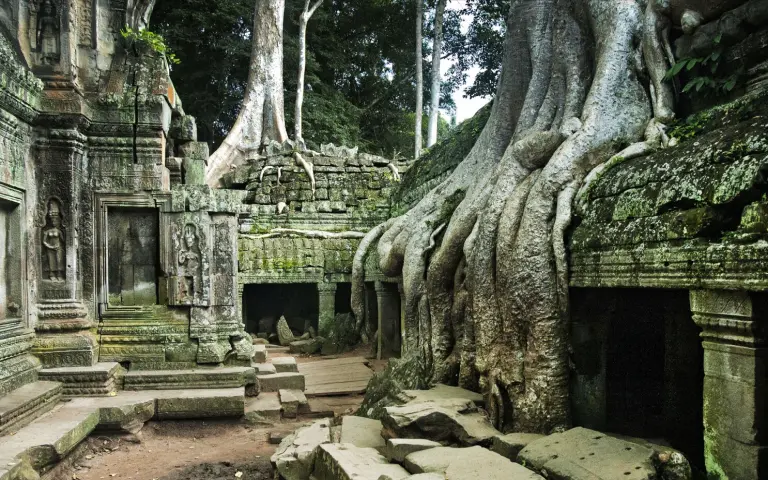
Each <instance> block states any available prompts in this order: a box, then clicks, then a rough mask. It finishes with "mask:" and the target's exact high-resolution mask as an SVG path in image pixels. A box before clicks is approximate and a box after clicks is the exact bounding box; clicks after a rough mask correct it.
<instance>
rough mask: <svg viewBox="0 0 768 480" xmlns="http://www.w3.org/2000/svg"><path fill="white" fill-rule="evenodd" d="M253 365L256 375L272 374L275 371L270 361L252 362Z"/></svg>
mask: <svg viewBox="0 0 768 480" xmlns="http://www.w3.org/2000/svg"><path fill="white" fill-rule="evenodd" d="M253 367H254V368H255V369H256V375H257V376H261V375H272V374H274V373H277V369H276V368H275V365H274V364H272V363H254V364H253Z"/></svg>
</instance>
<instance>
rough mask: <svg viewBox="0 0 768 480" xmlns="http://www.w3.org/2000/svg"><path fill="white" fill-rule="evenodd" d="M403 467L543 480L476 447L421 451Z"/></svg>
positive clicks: (455, 478) (466, 477)
mask: <svg viewBox="0 0 768 480" xmlns="http://www.w3.org/2000/svg"><path fill="white" fill-rule="evenodd" d="M404 466H405V468H406V469H407V470H408V471H409V472H411V473H413V474H425V473H433V474H442V475H444V476H445V478H446V479H450V480H474V479H478V478H482V479H483V480H544V477H542V476H541V475H538V474H537V473H535V472H532V471H531V470H529V469H527V468H525V467H523V466H522V465H518V464H517V463H513V462H511V461H510V460H509V459H507V458H504V457H502V456H501V455H499V454H497V453H494V452H491V451H490V450H486V449H485V448H482V447H478V446H475V447H468V448H449V447H438V448H431V449H428V450H421V451H419V452H415V453H411V454H410V455H408V456H407V457H405V462H404ZM558 478H559V477H558ZM564 478H569V477H564ZM616 478H619V477H616Z"/></svg>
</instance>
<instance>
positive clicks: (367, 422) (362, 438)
mask: <svg viewBox="0 0 768 480" xmlns="http://www.w3.org/2000/svg"><path fill="white" fill-rule="evenodd" d="M381 429H382V425H381V422H380V421H379V420H373V419H370V418H364V417H356V416H353V415H350V416H346V417H344V418H343V419H342V423H341V443H350V444H352V445H355V446H357V447H361V448H376V449H379V450H383V449H384V447H385V446H386V441H385V440H384V438H383V437H382V436H381Z"/></svg>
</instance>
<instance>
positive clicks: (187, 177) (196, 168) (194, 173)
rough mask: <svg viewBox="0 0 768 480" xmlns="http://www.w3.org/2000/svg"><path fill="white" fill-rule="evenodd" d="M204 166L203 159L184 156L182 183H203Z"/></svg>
mask: <svg viewBox="0 0 768 480" xmlns="http://www.w3.org/2000/svg"><path fill="white" fill-rule="evenodd" d="M205 168H206V165H205V160H202V159H199V158H189V157H188V158H184V161H183V162H182V176H183V179H184V185H205Z"/></svg>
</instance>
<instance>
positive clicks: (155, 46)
mask: <svg viewBox="0 0 768 480" xmlns="http://www.w3.org/2000/svg"><path fill="white" fill-rule="evenodd" d="M120 34H121V35H122V36H123V38H124V39H125V40H126V43H127V44H128V48H136V49H137V50H141V49H142V48H141V47H145V48H147V49H149V50H150V51H153V52H155V53H158V54H160V55H162V56H164V57H165V59H166V60H167V61H168V64H169V65H179V64H180V63H181V60H179V58H178V57H177V56H176V54H175V53H173V50H171V49H170V48H168V45H166V44H165V39H164V38H163V36H162V35H158V34H157V33H155V32H151V31H149V30H147V29H146V28H140V29H138V30H134V29H132V28H131V27H129V26H128V25H126V26H125V27H123V28H122V29H121V30H120Z"/></svg>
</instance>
